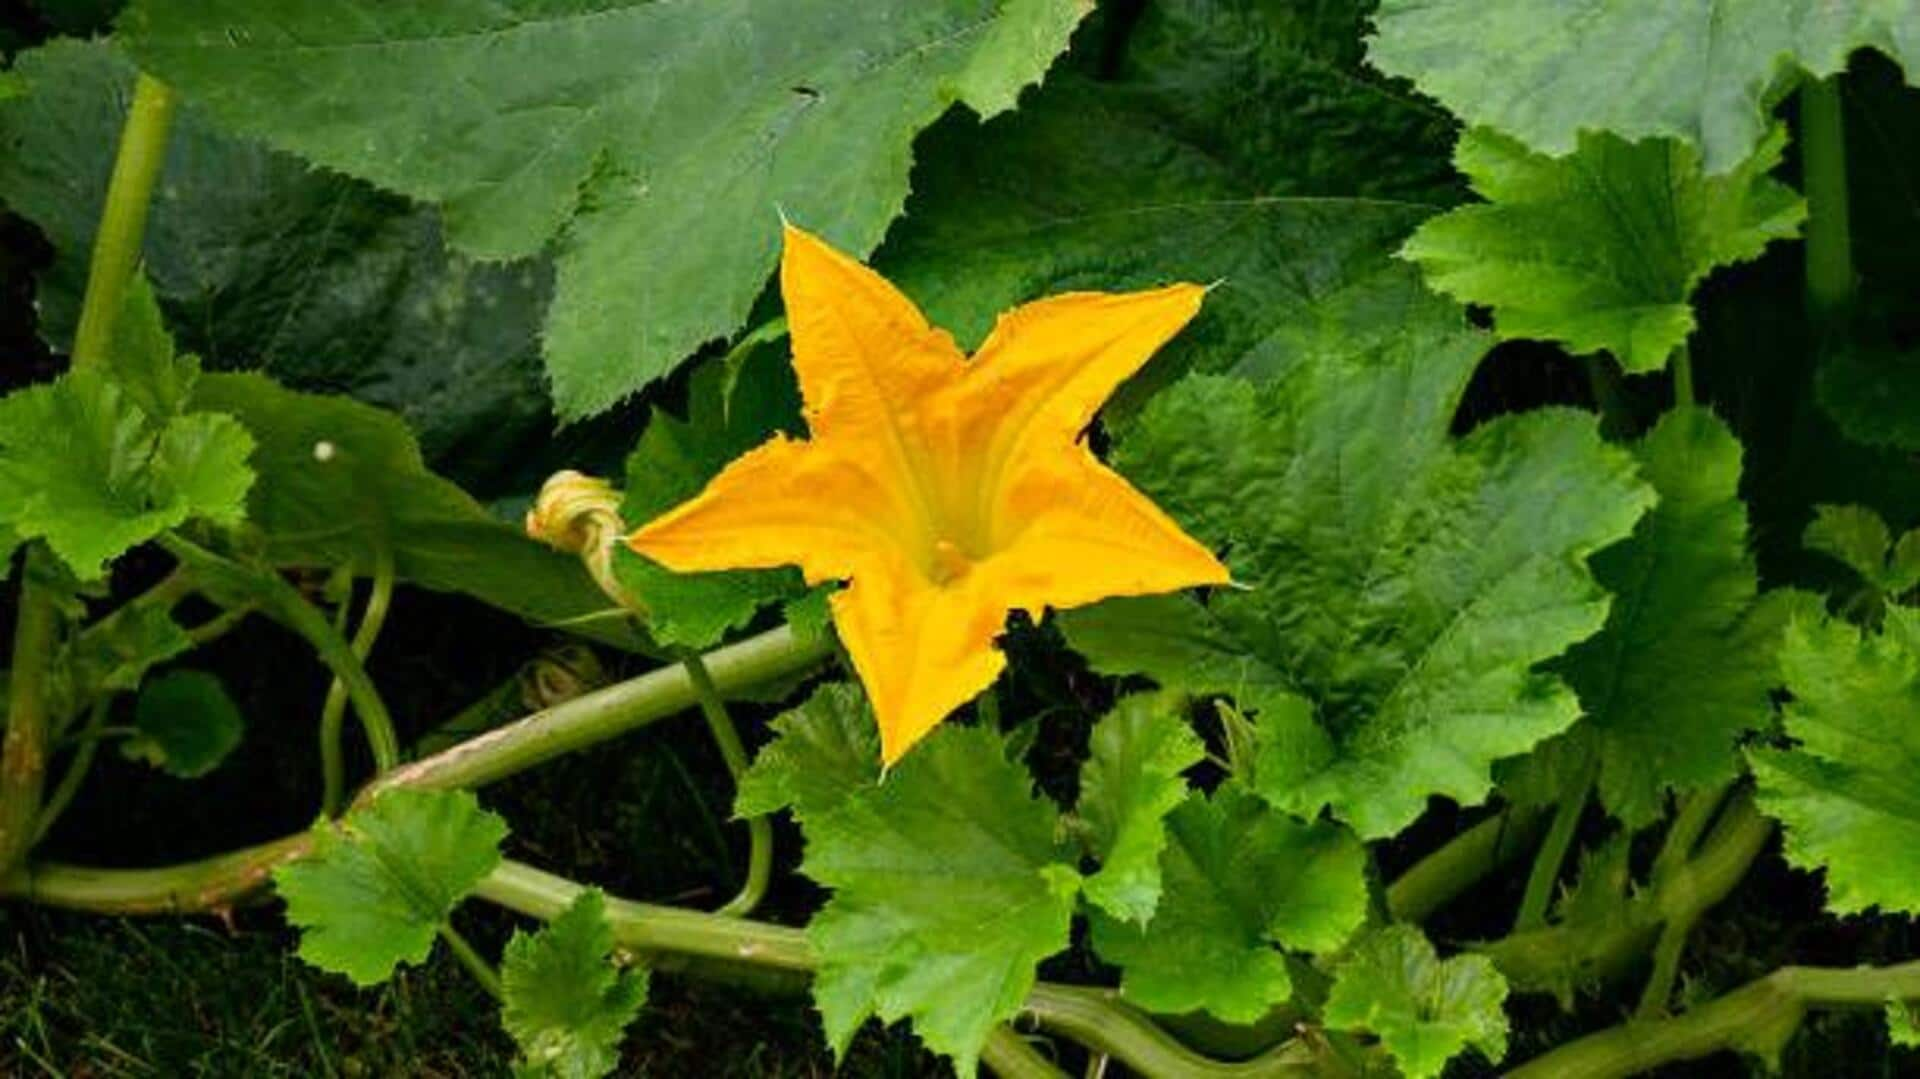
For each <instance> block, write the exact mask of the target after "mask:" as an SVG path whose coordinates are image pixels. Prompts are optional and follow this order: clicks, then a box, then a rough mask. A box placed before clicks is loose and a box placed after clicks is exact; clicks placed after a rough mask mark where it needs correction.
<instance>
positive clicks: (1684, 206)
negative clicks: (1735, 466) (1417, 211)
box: [1402, 128, 1806, 371]
mask: <svg viewBox="0 0 1920 1079" xmlns="http://www.w3.org/2000/svg"><path fill="white" fill-rule="evenodd" d="M1785 145H1786V129H1785V128H1775V129H1774V131H1773V134H1772V136H1771V137H1769V138H1768V139H1767V140H1766V141H1765V142H1764V143H1762V144H1761V146H1760V148H1759V149H1758V150H1756V151H1755V152H1754V153H1753V154H1752V155H1751V156H1749V157H1747V158H1746V159H1744V160H1743V161H1741V162H1740V164H1739V165H1738V166H1736V167H1735V168H1733V169H1732V170H1731V171H1729V172H1728V173H1727V174H1726V175H1725V176H1717V177H1713V176H1702V175H1701V173H1700V157H1699V154H1698V153H1697V152H1696V151H1694V150H1693V149H1692V148H1691V147H1689V146H1688V145H1687V144H1685V143H1683V142H1680V141H1678V140H1673V139H1647V140H1645V141H1642V142H1627V141H1625V140H1623V139H1620V138H1617V137H1615V136H1613V135H1605V134H1589V135H1585V136H1582V137H1581V139H1580V143H1579V148H1578V149H1577V150H1576V151H1575V152H1574V153H1573V154H1572V155H1571V156H1568V157H1565V158H1558V159H1556V158H1551V157H1546V156H1543V155H1541V154H1536V153H1532V152H1529V151H1528V150H1527V149H1526V147H1524V146H1522V145H1521V144H1520V143H1518V142H1516V141H1514V140H1513V139H1510V138H1507V137H1506V136H1504V135H1500V134H1497V133H1495V132H1492V131H1488V130H1485V129H1479V130H1475V131H1473V132H1470V133H1468V134H1467V135H1466V136H1465V137H1464V138H1462V139H1461V140H1460V146H1459V149H1458V151H1457V153H1456V161H1457V162H1458V164H1459V166H1460V170H1461V171H1462V172H1464V173H1466V174H1467V176H1468V177H1469V178H1470V179H1471V180H1472V181H1473V187H1474V190H1475V191H1477V192H1479V194H1480V195H1481V196H1482V197H1484V198H1486V199H1487V200H1488V201H1487V204H1486V205H1481V206H1464V207H1461V208H1460V209H1457V210H1453V211H1450V212H1448V213H1445V214H1442V215H1441V216H1439V217H1436V218H1434V219H1433V220H1431V221H1428V222H1427V223H1426V224H1424V225H1422V226H1420V229H1419V231H1417V232H1415V233H1414V234H1413V237H1412V238H1411V239H1409V240H1408V241H1407V244H1406V247H1405V248H1403V249H1402V254H1403V255H1404V256H1405V257H1407V258H1410V259H1412V260H1413V261H1415V262H1417V263H1419V264H1420V268H1421V269H1422V270H1424V271H1425V272H1426V277H1427V282H1428V283H1429V284H1431V285H1432V286H1433V287H1434V288H1436V289H1439V290H1440V291H1442V292H1445V293H1447V294H1449V295H1451V296H1453V297H1454V298H1456V299H1459V300H1462V301H1464V302H1467V303H1478V304H1486V305H1488V306H1490V307H1492V308H1493V319H1494V328H1495V329H1496V331H1498V333H1499V334H1500V336H1502V337H1508V338H1513V337H1537V338H1543V339H1547V340H1553V341H1559V342H1561V343H1563V344H1565V345H1566V346H1567V347H1568V348H1569V349H1572V350H1573V351H1575V352H1593V351H1597V350H1600V349H1605V350H1607V351H1609V352H1611V353H1613V354H1614V355H1615V356H1616V357H1618V358H1619V360H1620V363H1621V365H1622V366H1623V367H1625V368H1626V369H1627V370H1629V371H1651V370H1658V369H1660V368H1662V367H1664V366H1666V362H1667V357H1668V356H1669V355H1671V354H1672V352H1673V350H1674V349H1676V348H1678V347H1680V346H1681V345H1682V344H1684V343H1685V342H1686V339H1687V335H1688V334H1689V333H1691V332H1692V331H1693V328H1694V319H1693V308H1692V307H1691V306H1690V305H1689V303H1688V298H1689V297H1690V296H1691V295H1692V293H1693V289H1694V287H1695V286H1696V285H1698V284H1699V283H1700V282H1701V280H1703V279H1704V278H1705V277H1706V276H1707V274H1708V273H1709V272H1710V271H1712V270H1714V269H1715V268H1717V267H1720V266H1725V265H1728V264H1730V263H1734V262H1742V261H1746V260H1748V259H1753V258H1757V257H1758V256H1759V254H1760V252H1761V250H1762V249H1763V248H1765V247H1766V245H1767V244H1768V243H1769V242H1770V241H1772V240H1777V239H1782V238H1786V237H1791V236H1792V235H1794V233H1795V232H1796V230H1797V229H1798V226H1799V224H1800V221H1801V219H1802V218H1803V217H1805V216H1806V204H1805V203H1804V202H1802V201H1801V200H1800V198H1799V197H1798V196H1797V195H1795V194H1794V193H1793V192H1792V191H1791V190H1789V189H1788V188H1786V187H1785V186H1784V185H1782V184H1779V183H1777V182H1775V181H1773V180H1771V179H1768V178H1767V175H1766V174H1767V172H1768V171H1769V170H1770V169H1772V168H1773V166H1774V165H1776V164H1778V163H1779V160H1780V151H1781V148H1782V147H1783V146H1785Z"/></svg>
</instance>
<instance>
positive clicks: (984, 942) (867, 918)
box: [776, 719, 1080, 1076]
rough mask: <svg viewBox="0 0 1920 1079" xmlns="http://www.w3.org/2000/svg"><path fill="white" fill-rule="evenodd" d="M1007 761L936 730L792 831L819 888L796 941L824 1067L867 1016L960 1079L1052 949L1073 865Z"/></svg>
mask: <svg viewBox="0 0 1920 1079" xmlns="http://www.w3.org/2000/svg"><path fill="white" fill-rule="evenodd" d="M828 721H829V722H837V721H835V720H831V719H829V720H828ZM792 737H795V732H793V731H789V732H787V733H786V734H785V735H783V740H785V739H786V738H792ZM776 744H778V743H776ZM1006 748H1007V747H1006V744H1005V742H1004V740H1003V739H1002V738H1001V737H1000V736H999V735H998V734H996V733H994V732H992V731H987V730H982V729H979V728H971V727H959V726H953V725H948V726H945V727H942V728H941V729H939V730H937V731H935V732H934V733H933V735H931V736H930V737H929V738H928V739H927V740H926V742H924V743H922V744H921V746H920V747H918V748H917V749H915V750H914V752H913V753H912V754H910V755H908V757H907V758H906V759H905V760H904V761H902V762H901V763H900V764H899V766H897V767H896V768H894V769H893V771H892V772H891V773H889V774H888V775H887V777H886V779H885V781H884V782H880V783H877V784H875V783H868V784H866V785H864V786H862V787H859V788H855V789H853V790H851V791H848V792H846V793H845V795H844V797H843V798H842V800H841V801H840V803H839V804H838V805H837V806H834V807H833V808H831V809H825V810H822V811H814V812H811V813H809V814H808V816H807V817H806V818H805V819H804V824H805V833H806V838H807V850H806V858H805V861H804V862H803V863H802V865H801V868H802V870H803V871H804V872H805V873H806V874H807V875H808V876H810V877H812V878H813V879H815V880H817V881H819V882H820V883H821V884H824V885H826V886H827V887H829V888H832V889H833V898H832V899H830V900H828V902H827V905H826V907H825V908H823V909H822V910H821V911H820V913H819V914H818V915H816V916H815V917H814V919H813V922H812V924H811V925H810V926H808V929H807V934H808V936H809V938H811V939H812V941H813V944H814V947H815V948H817V949H818V950H819V953H820V971H819V974H818V975H817V976H816V978H815V980H814V1003H815V1005H816V1006H817V1007H818V1008H819V1009H820V1014H821V1016H822V1018H823V1019H824V1020H825V1023H826V1030H827V1040H828V1042H829V1043H830V1044H831V1045H833V1047H834V1049H835V1051H836V1052H844V1051H845V1049H846V1046H847V1042H848V1040H849V1039H850V1038H852V1036H853V1033H854V1031H855V1030H857V1029H858V1028H859V1027H860V1025H861V1024H862V1023H863V1022H865V1021H866V1019H867V1018H868V1017H869V1016H875V1015H877V1016H879V1017H880V1018H882V1019H884V1020H886V1021H888V1022H893V1021H895V1020H899V1019H902V1018H908V1019H911V1020H912V1022H913V1029H914V1030H915V1032H916V1033H918V1034H919V1035H920V1037H921V1039H922V1040H923V1041H925V1042H926V1043H927V1045H928V1046H930V1047H931V1048H933V1049H934V1050H935V1051H937V1052H940V1053H944V1054H946V1055H947V1056H949V1057H951V1058H952V1059H953V1062H954V1066H955V1068H956V1070H958V1071H959V1072H960V1074H961V1075H963V1076H971V1075H972V1074H973V1072H974V1068H975V1064H976V1061H977V1060H978V1058H979V1054H980V1048H981V1046H982V1045H983V1044H984V1043H985V1041H986V1038H987V1035H988V1033H989V1032H990V1031H991V1030H992V1029H993V1027H994V1025H995V1024H996V1023H1000V1022H1003V1021H1005V1020H1007V1019H1009V1018H1011V1017H1012V1016H1013V1015H1014V1013H1015V1012H1017V1011H1019V1009H1020V1006H1021V1002H1022V1001H1024V1000H1025V999H1026V995H1027V991H1028V990H1029V989H1031V988H1032V986H1033V983H1034V978H1035V973H1034V970H1035V967H1036V965H1037V964H1038V963H1039V962H1040V960H1042V959H1045V958H1046V957H1047V956H1050V955H1052V954H1053V953H1055V952H1057V951H1060V950H1061V949H1062V948H1064V947H1066V945H1067V930H1068V926H1069V923H1070V922H1071V920H1072V918H1073V910H1074V901H1075V898H1076V896H1077V895H1078V892H1079V887H1080V874H1079V872H1078V871H1077V870H1076V869H1075V868H1074V861H1075V854H1074V852H1073V850H1072V848H1071V847H1069V846H1067V845H1065V844H1064V843H1062V842H1061V840H1060V838H1059V836H1058V834H1057V833H1058V831H1059V826H1060V821H1059V814H1058V813H1057V812H1056V811H1055V809H1054V807H1053V805H1052V804H1051V803H1049V802H1048V801H1046V800H1045V799H1043V798H1041V797H1038V796H1036V795H1035V794H1034V793H1033V789H1032V786H1033V785H1032V781H1031V779H1030V778H1029V777H1028V776H1027V774H1026V771H1025V770H1024V769H1023V768H1021V767H1020V765H1018V764H1017V763H1014V762H1012V761H1010V760H1008V759H1007V755H1006ZM840 771H841V772H842V773H843V774H845V773H846V772H849V771H851V767H843V768H842V769H840Z"/></svg>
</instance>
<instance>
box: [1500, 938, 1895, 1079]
mask: <svg viewBox="0 0 1920 1079" xmlns="http://www.w3.org/2000/svg"><path fill="white" fill-rule="evenodd" d="M1890 999H1892V1000H1909V1001H1911V1000H1920V961H1916V962H1911V963H1902V964H1899V965H1897V966H1890V967H1853V968H1849V969H1833V968H1825V967H1782V968H1780V969H1779V970H1776V971H1774V972H1773V973H1772V974H1769V975H1767V976H1766V977H1764V978H1760V979H1759V980H1757V981H1753V982H1749V983H1748V984H1747V985H1746V986H1744V987H1743V988H1740V989H1737V990H1735V991H1733V992H1731V993H1728V994H1727V995H1726V996H1723V997H1720V998H1719V999H1717V1000H1713V1001H1710V1002H1708V1003H1706V1004H1702V1005H1700V1006H1698V1007H1696V1008H1693V1009H1691V1010H1689V1011H1688V1012H1686V1013H1685V1014H1683V1015H1678V1016H1674V1017H1673V1018H1671V1019H1661V1020H1655V1021H1652V1022H1647V1021H1634V1022H1628V1023H1624V1024H1622V1025H1620V1026H1617V1027H1613V1028H1611V1029H1609V1030H1603V1031H1601V1032H1599V1033H1597V1034H1590V1035H1588V1036H1586V1037H1584V1038H1581V1039H1580V1040H1579V1041H1576V1042H1571V1043H1569V1044H1567V1045H1563V1046H1560V1047H1559V1048H1557V1049H1555V1050H1553V1051H1552V1052H1549V1053H1546V1054H1544V1055H1542V1056H1538V1057H1535V1058H1534V1059H1532V1060H1530V1061H1528V1062H1527V1063H1526V1064H1524V1065H1522V1066H1520V1067H1519V1068H1516V1069H1514V1070H1513V1071H1511V1072H1509V1073H1507V1074H1508V1079H1611V1077H1615V1076H1622V1077H1623V1076H1628V1075H1637V1074H1639V1073H1641V1072H1644V1071H1649V1070H1651V1069H1653V1068H1657V1067H1659V1066H1660V1065H1662V1064H1670V1063H1673V1062H1675V1061H1680V1060H1694V1059H1698V1058H1700V1057H1703V1056H1707V1055H1709V1054H1711V1053H1717V1052H1721V1051H1723V1050H1730V1049H1731V1050H1740V1051H1744V1052H1749V1053H1754V1054H1757V1055H1760V1056H1763V1057H1772V1056H1774V1055H1775V1054H1777V1053H1779V1051H1780V1050H1781V1048H1782V1047H1784V1046H1785V1045H1786V1043H1787V1041H1788V1039H1790V1038H1792V1037H1793V1034H1794V1032H1795V1031H1796V1030H1798V1029H1799V1028H1800V1022H1801V1020H1802V1019H1804V1018H1805V1017H1806V1013H1807V1011H1808V1010H1809V1009H1815V1008H1823V1009H1824V1008H1875V1009H1877V1008H1880V1007H1882V1006H1884V1004H1885V1002H1886V1001H1888V1000H1890Z"/></svg>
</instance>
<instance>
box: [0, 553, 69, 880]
mask: <svg viewBox="0 0 1920 1079" xmlns="http://www.w3.org/2000/svg"><path fill="white" fill-rule="evenodd" d="M46 557H48V556H47V555H46V554H45V552H44V550H43V549H42V548H41V547H40V546H39V545H38V544H35V545H34V546H33V547H30V548H28V550H27V554H26V559H25V564H24V565H23V566H21V569H20V608H19V610H18V612H17V613H16V615H15V618H14V624H13V660H12V663H13V666H12V669H11V671H10V673H9V674H8V680H7V733H6V737H5V739H4V740H0V876H4V875H5V874H6V873H7V872H8V871H10V870H11V869H13V867H14V866H15V865H17V864H19V863H20V862H21V861H22V860H24V859H25V858H26V856H27V851H28V850H29V849H30V848H31V847H32V846H33V841H34V837H35V836H36V835H37V834H38V829H37V828H36V826H35V823H34V821H35V819H36V818H37V817H38V815H39V813H40V798H41V795H42V794H43V793H44V791H45V788H46V780H47V739H48V735H49V731H50V730H51V729H52V717H51V715H50V709H49V706H48V703H47V689H48V674H49V671H48V667H49V666H50V665H51V663H52V660H53V650H54V648H55V646H56V645H57V644H58V643H59V636H60V612H59V610H58V608H56V607H55V606H54V602H53V596H52V595H51V594H49V593H48V591H47V587H46V586H45V585H43V584H41V583H40V582H39V581H38V580H37V579H36V578H37V575H38V573H39V572H40V571H39V569H38V568H37V563H39V562H40V561H41V560H42V559H44V558H46Z"/></svg>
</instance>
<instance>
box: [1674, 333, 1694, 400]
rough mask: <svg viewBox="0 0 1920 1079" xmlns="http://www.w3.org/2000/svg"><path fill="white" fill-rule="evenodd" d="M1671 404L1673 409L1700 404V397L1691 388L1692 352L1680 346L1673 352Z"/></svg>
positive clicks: (1692, 387)
mask: <svg viewBox="0 0 1920 1079" xmlns="http://www.w3.org/2000/svg"><path fill="white" fill-rule="evenodd" d="M1670 362H1671V363H1672V365H1673V404H1674V407H1675V408H1685V407H1687V406H1688V405H1697V404H1699V403H1700V395H1699V392H1698V391H1697V390H1695V389H1694V386H1693V352H1692V350H1690V349H1689V348H1687V346H1685V345H1681V346H1680V347H1679V348H1677V349H1675V350H1674V351H1673V359H1672V360H1671V361H1670Z"/></svg>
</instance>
